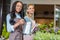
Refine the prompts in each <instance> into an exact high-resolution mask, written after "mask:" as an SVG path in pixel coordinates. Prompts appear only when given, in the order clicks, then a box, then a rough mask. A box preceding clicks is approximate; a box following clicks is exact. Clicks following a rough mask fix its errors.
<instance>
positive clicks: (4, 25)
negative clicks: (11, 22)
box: [2, 23, 10, 39]
mask: <svg viewBox="0 0 60 40" xmlns="http://www.w3.org/2000/svg"><path fill="white" fill-rule="evenodd" d="M9 34H10V33H9V32H7V29H6V24H5V23H4V24H3V30H2V36H3V37H4V38H6V39H7V38H9Z"/></svg>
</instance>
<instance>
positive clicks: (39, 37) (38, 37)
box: [34, 31, 60, 40]
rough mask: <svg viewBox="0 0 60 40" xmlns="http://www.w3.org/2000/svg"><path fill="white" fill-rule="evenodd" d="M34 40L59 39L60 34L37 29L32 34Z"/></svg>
mask: <svg viewBox="0 0 60 40" xmlns="http://www.w3.org/2000/svg"><path fill="white" fill-rule="evenodd" d="M34 40H60V35H58V34H54V33H48V32H46V33H43V32H40V31H37V32H36V34H35V35H34Z"/></svg>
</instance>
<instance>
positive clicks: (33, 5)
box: [26, 4, 34, 15]
mask: <svg viewBox="0 0 60 40" xmlns="http://www.w3.org/2000/svg"><path fill="white" fill-rule="evenodd" d="M29 6H34V4H27V9H28V7H29ZM27 9H26V10H27ZM26 15H28V13H27V12H26Z"/></svg>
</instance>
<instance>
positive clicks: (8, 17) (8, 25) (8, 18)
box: [6, 14, 21, 32]
mask: <svg viewBox="0 0 60 40" xmlns="http://www.w3.org/2000/svg"><path fill="white" fill-rule="evenodd" d="M9 21H10V15H9V14H8V15H7V17H6V22H7V31H8V32H11V31H14V29H15V28H16V27H18V26H19V25H20V24H21V22H20V21H19V22H17V23H15V24H14V25H11V24H10V22H9Z"/></svg>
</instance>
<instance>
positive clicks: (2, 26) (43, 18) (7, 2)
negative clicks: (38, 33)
mask: <svg viewBox="0 0 60 40" xmlns="http://www.w3.org/2000/svg"><path fill="white" fill-rule="evenodd" d="M15 1H18V0H0V35H2V36H4V37H6V38H8V36H6V35H9V33H7V30H6V15H7V14H8V13H9V12H10V11H11V9H10V8H11V5H12V4H13V2H15ZM19 1H22V2H23V3H24V9H26V6H27V4H34V5H35V13H34V15H33V19H34V20H35V21H36V23H38V24H40V26H39V28H40V29H41V28H45V25H47V26H48V27H47V26H46V27H47V28H48V29H47V30H49V29H50V28H53V30H54V32H56V31H55V30H60V0H19ZM24 12H25V11H24ZM41 24H42V25H44V27H42V26H41ZM4 30H5V31H4ZM49 31H50V30H49ZM57 32H58V31H57ZM4 33H5V34H6V35H5V34H4ZM59 34H60V31H59Z"/></svg>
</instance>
